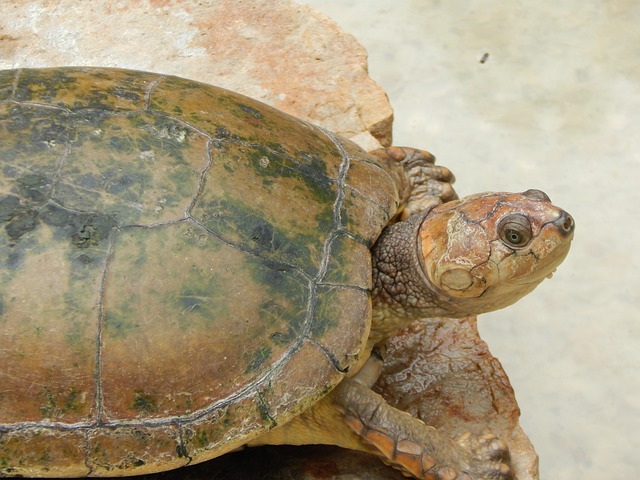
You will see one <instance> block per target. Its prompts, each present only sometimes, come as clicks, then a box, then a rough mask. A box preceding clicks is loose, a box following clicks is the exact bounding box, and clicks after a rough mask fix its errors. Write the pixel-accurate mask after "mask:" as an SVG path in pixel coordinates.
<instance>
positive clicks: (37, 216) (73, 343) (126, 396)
mask: <svg viewBox="0 0 640 480" xmlns="http://www.w3.org/2000/svg"><path fill="white" fill-rule="evenodd" d="M381 162H382V160H380V159H378V158H374V157H372V156H369V155H367V154H366V153H365V152H364V151H362V150H361V149H359V148H358V147H357V146H355V145H354V144H352V143H350V142H348V141H346V140H343V139H340V138H338V137H336V136H335V135H333V134H331V133H329V132H326V131H324V130H322V129H320V128H318V127H315V126H312V125H310V124H308V123H305V122H302V121H300V120H297V119H295V118H293V117H290V116H288V115H286V114H284V113H282V112H279V111H277V110H275V109H273V108H271V107H268V106H266V105H264V104H262V103H259V102H257V101H255V100H252V99H249V98H246V97H244V96H241V95H239V94H236V93H233V92H230V91H227V90H224V89H220V88H216V87H212V86H208V85H204V84H202V83H197V82H193V81H189V80H185V79H182V78H178V77H172V76H162V75H158V74H151V73H145V72H138V71H130V70H118V69H106V68H57V69H23V70H6V71H1V72H0V172H1V176H0V227H1V228H0V279H1V281H0V345H1V346H2V348H0V384H1V385H2V388H1V389H0V476H5V475H9V476H14V475H23V476H31V475H34V476H35V475H44V476H85V475H91V476H114V475H134V474H139V473H146V472H152V471H159V470H166V469H169V468H174V467H178V466H181V465H186V464H188V463H195V462H198V461H202V460H206V459H208V458H211V457H215V456H218V455H221V454H223V453H225V452H227V451H229V450H231V449H234V448H236V447H238V446H239V445H241V444H243V443H245V442H246V441H247V440H250V439H252V438H255V437H257V436H259V435H260V434H261V433H262V432H264V431H265V430H267V429H270V428H273V427H274V426H276V425H280V424H283V423H285V422H286V421H287V420H288V419H290V418H291V417H292V416H294V415H296V414H298V413H300V412H301V411H303V410H304V409H306V408H308V407H309V406H310V405H312V404H313V403H314V402H315V401H317V400H318V399H319V398H320V397H321V396H323V395H325V394H326V393H327V392H328V391H330V389H331V388H333V387H334V386H335V385H336V384H337V383H338V382H339V381H340V380H341V378H343V376H344V375H345V373H346V372H347V371H348V370H349V368H350V367H352V366H353V365H354V363H355V362H357V361H358V358H359V354H360V352H361V349H362V347H363V345H364V343H365V342H366V339H367V335H368V331H369V320H370V298H369V289H370V281H371V280H370V279H371V262H370V253H369V247H370V246H371V245H372V243H373V242H374V241H375V239H376V238H377V236H378V234H379V233H380V231H381V230H382V229H383V227H384V226H385V225H386V224H387V222H388V220H389V218H390V216H392V215H393V213H394V212H395V210H396V208H397V206H398V193H397V189H396V183H395V182H394V178H397V177H394V176H396V175H399V174H401V173H400V172H398V168H399V167H397V166H395V165H389V164H382V163H381Z"/></svg>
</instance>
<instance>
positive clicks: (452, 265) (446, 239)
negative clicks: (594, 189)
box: [418, 190, 574, 316]
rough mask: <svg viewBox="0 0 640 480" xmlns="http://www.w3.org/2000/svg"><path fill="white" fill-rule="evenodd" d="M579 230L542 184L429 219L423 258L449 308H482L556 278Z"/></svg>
mask: <svg viewBox="0 0 640 480" xmlns="http://www.w3.org/2000/svg"><path fill="white" fill-rule="evenodd" d="M573 230H574V222H573V218H572V217H571V216H570V215H569V214H568V213H567V212H565V211H564V210H562V209H560V208H558V207H556V206H555V205H553V204H552V203H551V201H550V199H549V197H548V196H547V195H546V194H545V193H544V192H541V191H540V190H527V191H526V192H523V193H482V194H477V195H472V196H469V197H466V198H464V199H462V200H456V201H453V202H449V203H446V204H444V205H440V206H438V207H435V208H434V209H433V210H431V211H430V212H429V213H428V214H427V215H426V216H425V217H424V220H423V221H422V224H421V225H420V227H419V238H418V240H419V242H418V243H419V248H420V249H421V253H422V254H421V255H419V257H421V260H422V262H423V264H422V267H423V271H424V273H425V274H426V276H427V277H428V280H429V283H431V286H432V288H434V289H435V290H436V292H437V295H436V296H437V297H439V302H438V303H441V306H443V307H444V309H445V310H447V311H450V312H451V314H452V315H453V316H465V315H471V314H478V313H483V312H488V311H492V310H497V309H500V308H503V307H506V306H508V305H511V304H512V303H514V302H516V301H517V300H519V299H520V298H522V297H523V296H525V295H526V294H528V293H529V292H531V291H532V290H533V289H534V288H535V287H536V286H537V285H538V284H540V282H542V281H543V280H544V279H545V278H547V277H550V276H551V274H552V273H553V272H554V271H555V269H556V268H557V267H558V265H560V263H561V262H562V261H563V260H564V258H565V257H566V255H567V253H568V252H569V246H570V244H571V240H572V238H573ZM443 302H444V304H445V305H442V303H443Z"/></svg>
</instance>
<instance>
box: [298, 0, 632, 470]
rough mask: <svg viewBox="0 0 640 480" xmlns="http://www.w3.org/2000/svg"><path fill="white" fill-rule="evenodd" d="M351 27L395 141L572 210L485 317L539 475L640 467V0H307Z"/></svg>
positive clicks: (463, 190) (482, 182) (467, 184)
mask: <svg viewBox="0 0 640 480" xmlns="http://www.w3.org/2000/svg"><path fill="white" fill-rule="evenodd" d="M302 3H307V4H309V5H311V6H313V7H315V8H316V9H318V10H320V11H321V12H324V13H325V14H327V15H328V16H330V17H331V18H332V19H334V20H335V21H336V22H337V23H338V24H339V25H340V26H341V27H342V28H343V29H344V30H345V31H347V32H349V33H351V34H353V35H354V36H355V37H356V38H357V39H358V40H359V41H360V42H361V43H362V44H363V45H364V47H365V48H366V49H367V50H368V52H369V69H370V74H371V76H372V78H373V79H374V80H376V81H378V82H379V83H380V84H381V85H382V87H383V88H384V89H385V90H386V91H387V93H388V94H389V97H390V100H391V104H392V105H393V107H394V109H395V123H394V143H395V144H396V145H411V146H414V147H420V148H425V149H427V150H430V151H431V152H432V153H434V154H435V155H436V156H437V157H438V159H439V161H440V163H442V164H444V165H446V166H448V167H449V168H451V169H452V170H453V171H454V173H455V174H456V176H457V178H458V181H457V184H456V187H457V190H458V192H459V193H460V194H461V195H467V194H470V193H475V192H480V191H488V190H495V191H502V190H506V191H523V190H526V189H528V188H539V189H541V190H544V191H545V192H546V193H547V194H548V195H549V196H550V197H551V199H552V200H553V201H554V203H556V204H557V205H559V206H562V207H563V208H565V209H567V210H568V211H569V212H570V213H571V214H572V215H573V216H574V217H575V220H576V223H577V229H576V235H575V239H574V242H573V247H572V251H571V252H570V254H569V257H568V258H567V260H566V261H565V263H564V264H563V265H562V266H561V267H560V268H559V270H558V271H557V273H556V274H555V276H554V278H553V279H552V280H550V281H549V280H547V281H546V282H545V283H543V284H542V285H541V286H540V287H539V288H538V290H536V291H535V292H534V293H533V294H532V295H530V296H529V297H528V298H526V299H524V300H522V301H520V302H519V303H518V304H517V305H514V306H512V307H509V308H507V309H505V310H503V311H500V312H496V313H493V314H488V315H483V316H482V317H481V318H480V321H479V326H480V332H481V334H482V336H483V338H484V339H485V340H486V341H487V343H488V344H489V347H490V348H491V351H492V352H493V354H494V355H495V356H497V357H498V358H499V359H500V360H501V362H502V363H503V365H504V367H505V370H506V371H507V373H508V374H509V376H510V378H511V382H512V384H513V387H514V389H515V391H516V397H517V399H518V401H519V404H520V407H521V409H522V418H521V422H522V425H523V428H524V429H525V431H526V432H527V433H528V434H529V436H530V438H531V440H532V442H533V444H534V445H535V447H536V449H537V451H538V453H539V454H540V471H541V478H543V479H554V480H569V479H578V478H579V479H582V480H592V479H593V480H595V479H604V478H606V479H614V478H636V477H637V476H638V475H639V474H640V456H639V455H638V454H637V448H638V445H639V444H640V374H639V372H640V326H639V323H640V322H639V320H640V312H639V309H640V273H639V270H640V269H639V268H638V267H639V266H640V251H639V248H640V247H639V246H638V244H639V240H640V214H639V213H638V209H639V208H640V28H638V26H639V25H640V3H638V2H635V1H632V0H611V1H602V0H601V1H598V0H584V1H576V0H568V1H564V2H558V1H550V0H541V1H538V2H525V1H522V0H512V1H510V2H498V1H491V0H479V1H474V2H467V1H460V0H449V1H446V2H443V1H440V0H413V1H410V0H398V1H387V0H375V1H371V0H305V1H303V2H302Z"/></svg>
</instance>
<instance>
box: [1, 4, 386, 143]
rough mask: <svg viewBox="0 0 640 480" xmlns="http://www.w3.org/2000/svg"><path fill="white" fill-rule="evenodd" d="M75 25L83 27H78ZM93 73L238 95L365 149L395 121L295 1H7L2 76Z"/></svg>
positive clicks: (322, 21)
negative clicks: (136, 75)
mask: <svg viewBox="0 0 640 480" xmlns="http://www.w3.org/2000/svg"><path fill="white" fill-rule="evenodd" d="M80 19H82V20H81V21H80ZM63 65H95V66H105V67H126V68H133V69H139V70H148V71H155V72H161V73H165V74H172V75H180V76H183V77H187V78H190V79H193V80H199V81H202V82H205V83H210V84H213V85H219V86H221V87H225V88H228V89H230V90H234V91H236V92H239V93H243V94H245V95H248V96H250V97H253V98H256V99H258V100H262V101H264V102H265V103H268V104H270V105H273V106H275V107H276V108H278V109H280V110H283V111H285V112H288V113H290V114H292V115H294V116H296V117H299V118H303V119H305V120H309V121H311V122H312V123H315V124H318V125H321V126H323V127H325V128H327V129H329V130H331V131H334V132H336V133H339V134H341V135H343V136H345V137H347V138H352V137H357V138H358V139H359V141H360V143H364V145H365V146H366V147H367V148H369V149H371V148H375V147H376V146H377V142H380V143H382V144H383V145H389V144H390V143H391V122H392V119H393V113H392V110H391V107H390V105H389V102H388V100H387V97H386V94H385V93H384V91H383V90H382V89H381V88H380V86H378V85H377V84H376V83H375V82H373V81H372V80H371V79H370V78H369V76H368V74H367V53H366V52H365V50H364V49H363V48H362V46H360V45H359V44H358V42H357V41H356V40H355V38H353V37H352V36H351V35H347V34H345V33H343V32H342V31H341V30H340V29H339V28H338V26H337V25H336V24H335V23H334V22H333V21H332V20H329V19H328V18H327V17H325V16H324V15H322V14H320V13H318V12H316V11H315V10H313V9H311V8H310V7H308V6H305V5H301V4H298V3H294V2H293V1H291V0H279V1H276V2H274V1H271V0H252V1H251V2H245V1H242V0H203V1H189V0H130V1H127V2H122V1H116V0H95V1H92V2H77V1H74V0H26V1H25V0H3V1H2V2H0V68H17V67H45V66H48V67H53V66H63Z"/></svg>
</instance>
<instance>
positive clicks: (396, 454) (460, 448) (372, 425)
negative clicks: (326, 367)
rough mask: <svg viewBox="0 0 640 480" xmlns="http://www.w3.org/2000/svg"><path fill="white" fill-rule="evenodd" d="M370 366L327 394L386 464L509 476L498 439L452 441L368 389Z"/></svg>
mask: <svg viewBox="0 0 640 480" xmlns="http://www.w3.org/2000/svg"><path fill="white" fill-rule="evenodd" d="M372 358H373V357H372ZM371 361H372V360H371V359H370V362H369V363H371ZM371 368H372V367H371V366H370V365H367V366H365V368H363V370H362V371H361V372H360V373H358V375H357V376H356V377H355V378H354V379H345V380H344V381H343V382H342V383H340V385H338V387H337V388H336V389H335V390H334V392H332V394H331V396H332V397H333V398H332V399H333V402H334V404H335V405H336V406H337V407H338V409H339V410H341V411H342V413H343V415H344V420H345V422H346V423H347V425H349V427H350V428H351V429H352V430H353V431H354V432H355V433H356V434H357V435H359V436H360V437H361V438H362V439H363V440H364V442H365V443H366V444H368V445H370V446H372V447H375V450H377V451H376V452H375V453H377V454H378V455H380V456H382V457H383V459H384V460H385V461H386V462H387V463H390V464H391V465H392V466H394V467H395V468H397V469H399V470H401V471H402V472H403V473H405V474H409V475H412V476H414V477H416V478H419V479H429V480H453V479H456V480H485V479H486V480H507V479H511V478H513V474H512V471H511V469H510V467H509V465H508V463H507V462H508V458H509V455H508V451H507V447H506V445H505V444H504V443H503V442H501V441H500V440H498V439H497V438H496V437H495V436H493V435H491V434H487V435H481V436H472V435H470V434H466V435H464V436H463V437H461V438H460V439H459V440H458V442H456V441H454V440H452V439H451V438H449V437H448V436H446V435H443V434H441V433H440V432H438V431H437V430H436V429H435V428H433V427H430V426H428V425H425V424H424V423H423V422H422V421H421V420H418V419H417V418H415V417H412V416H411V415H409V414H408V413H405V412H402V411H400V410H398V409H396V408H394V407H392V406H391V405H389V404H388V403H387V402H386V401H385V400H384V399H383V398H382V397H381V396H380V395H378V394H376V393H374V392H373V391H372V390H371V389H370V385H368V383H371V382H370V379H372V378H374V377H375V375H373V374H372V373H371ZM363 380H364V381H363Z"/></svg>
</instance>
